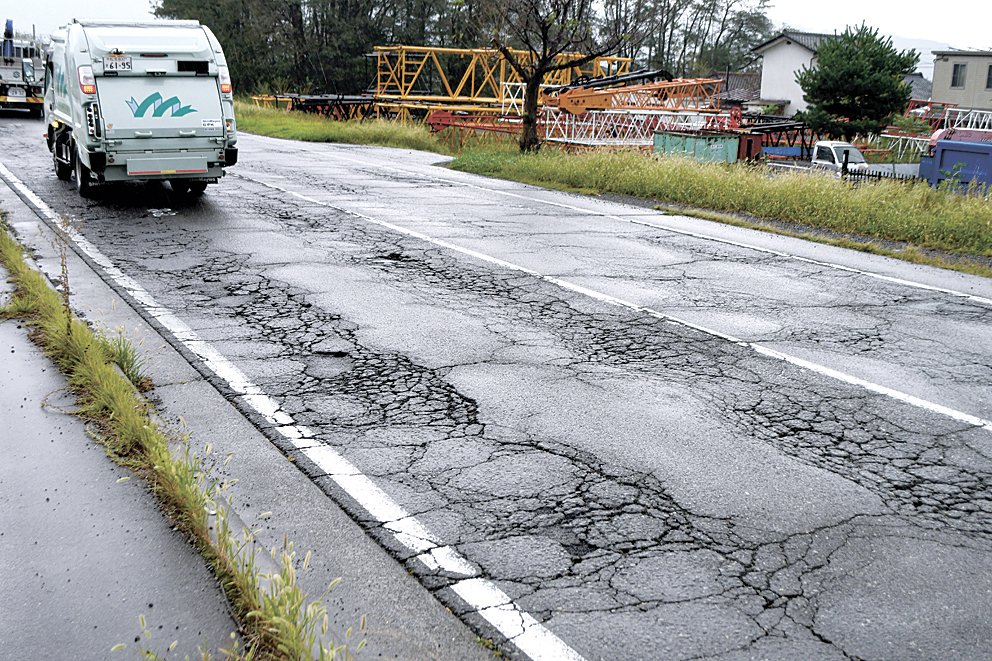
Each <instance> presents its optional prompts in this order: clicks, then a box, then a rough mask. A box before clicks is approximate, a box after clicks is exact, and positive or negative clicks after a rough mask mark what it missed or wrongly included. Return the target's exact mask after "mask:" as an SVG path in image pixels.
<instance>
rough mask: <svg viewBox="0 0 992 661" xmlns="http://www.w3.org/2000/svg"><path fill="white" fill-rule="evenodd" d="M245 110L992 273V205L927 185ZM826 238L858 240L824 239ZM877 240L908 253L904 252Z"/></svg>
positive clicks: (274, 125) (268, 121)
mask: <svg viewBox="0 0 992 661" xmlns="http://www.w3.org/2000/svg"><path fill="white" fill-rule="evenodd" d="M237 107H238V112H239V113H240V114H239V119H238V121H239V125H240V127H241V128H243V129H244V130H246V131H250V132H253V133H258V134H261V135H270V136H276V137H284V138H292V139H296V140H304V141H318V142H348V143H362V144H375V145H385V146H392V147H407V148H411V149H422V150H427V151H433V152H437V153H446V152H447V153H454V152H457V153H458V154H459V155H458V156H457V157H456V158H455V160H454V161H453V162H452V163H451V167H452V168H454V169H457V170H462V171H465V172H472V173H475V174H483V175H488V176H493V177H500V178H504V179H512V180H515V181H521V182H524V183H530V184H535V185H538V186H545V187H550V188H558V189H561V190H569V191H573V192H579V193H585V194H602V193H616V194H621V195H631V196H634V197H639V198H643V199H648V200H657V201H660V202H665V203H670V204H679V205H685V206H687V207H690V210H689V211H688V213H690V214H693V215H699V216H704V215H705V214H707V213H708V212H716V213H711V214H710V215H709V216H707V217H708V218H710V219H711V220H716V221H718V222H731V223H732V224H736V225H742V226H747V227H752V228H756V229H761V230H765V231H774V232H778V233H781V234H789V235H792V236H799V237H801V238H804V239H809V240H812V241H819V242H821V243H828V244H833V245H842V246H844V247H848V248H852V249H855V250H862V251H866V252H873V253H878V254H885V255H888V256H891V257H896V258H899V259H903V260H906V261H911V262H914V263H920V264H931V265H934V266H939V267H942V268H952V269H956V270H960V271H964V272H968V273H975V274H978V275H985V276H988V275H989V272H990V271H989V266H988V264H987V263H980V262H976V261H973V260H969V259H968V257H979V258H981V257H990V256H992V203H990V202H989V200H988V199H987V198H986V199H983V198H980V197H975V196H963V195H955V194H950V193H948V192H946V191H943V190H935V189H932V188H930V187H929V186H928V185H926V183H925V182H919V183H916V184H906V183H897V182H886V181H883V182H880V183H877V184H870V185H861V186H858V187H854V186H851V185H850V184H848V183H846V182H843V181H840V180H839V179H835V178H831V177H829V176H824V175H821V174H809V173H802V172H796V173H792V172H782V171H775V172H774V173H772V172H771V171H770V170H768V169H765V168H760V167H753V166H746V165H741V164H736V165H713V164H702V163H696V162H695V161H691V160H688V159H681V158H667V159H658V158H653V157H650V156H647V155H645V154H643V153H641V152H632V151H631V152H624V151H620V152H615V151H614V152H586V153H579V154H572V153H567V152H563V151H560V150H556V149H553V148H550V147H546V148H545V149H544V150H542V151H541V152H540V153H539V154H536V155H523V154H520V152H519V151H518V150H517V149H516V147H515V145H514V144H512V141H510V140H508V139H504V140H502V141H497V143H496V144H490V145H483V146H479V145H477V144H476V143H475V140H469V141H468V142H467V143H464V144H462V143H459V142H457V141H454V140H450V139H448V140H446V139H444V137H443V136H440V137H439V136H433V135H431V134H430V132H429V131H428V130H427V129H426V128H424V127H408V126H402V125H399V124H391V123H387V122H365V123H358V122H334V121H328V120H325V119H322V118H319V117H313V116H309V115H304V114H302V113H287V112H285V111H282V110H274V109H265V108H258V107H255V106H254V105H253V104H250V103H244V102H239V103H238V106H237ZM692 209H695V210H699V211H698V212H693V211H692ZM735 214H736V215H735ZM748 217H752V218H756V219H759V221H760V220H761V219H764V220H770V221H786V222H791V223H798V224H800V225H803V226H806V227H809V228H810V231H809V232H803V231H797V232H792V231H788V230H782V229H779V228H774V227H771V226H769V225H767V224H762V223H761V222H751V220H750V219H749V218H748ZM823 230H827V231H832V232H838V233H841V234H845V235H850V236H844V237H831V236H824V235H822V234H817V233H816V232H817V231H823ZM875 241H883V242H884V241H893V242H897V243H900V244H906V246H905V248H904V249H897V248H893V247H887V246H880V245H878V244H877V243H875ZM928 249H929V250H937V251H945V252H949V253H956V254H958V255H962V256H963V259H961V260H958V259H956V258H952V259H946V258H943V257H941V256H939V255H937V256H934V255H930V254H927V253H925V252H921V250H928Z"/></svg>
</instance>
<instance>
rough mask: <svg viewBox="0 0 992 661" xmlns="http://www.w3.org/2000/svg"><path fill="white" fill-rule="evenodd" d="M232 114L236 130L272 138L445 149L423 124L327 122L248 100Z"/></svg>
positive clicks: (240, 102)
mask: <svg viewBox="0 0 992 661" xmlns="http://www.w3.org/2000/svg"><path fill="white" fill-rule="evenodd" d="M235 116H236V117H237V118H238V129H239V130H241V131H248V132H249V133H258V134H259V135H268V136H272V137H274V138H287V139H289V140H304V141H306V142H339V143H345V144H351V145H377V146H380V147H398V148H400V149H419V150H421V151H432V152H438V153H445V152H446V149H445V147H444V146H443V145H442V144H441V143H440V142H438V141H437V140H436V139H435V138H434V136H432V135H431V132H430V129H428V128H427V127H426V126H419V125H418V126H405V125H403V124H400V123H399V122H388V121H385V120H366V121H364V122H359V121H351V122H337V121H328V120H326V119H324V118H323V117H320V116H318V115H308V114H306V113H301V112H294V113H289V112H286V111H285V110H281V109H278V108H265V107H261V106H256V105H255V104H254V103H253V102H251V101H237V102H236V103H235Z"/></svg>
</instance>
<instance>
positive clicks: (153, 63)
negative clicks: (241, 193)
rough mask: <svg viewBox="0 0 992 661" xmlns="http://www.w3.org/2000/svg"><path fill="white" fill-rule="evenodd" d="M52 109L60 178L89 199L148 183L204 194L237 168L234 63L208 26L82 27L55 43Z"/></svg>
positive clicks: (48, 101) (97, 23)
mask: <svg viewBox="0 0 992 661" xmlns="http://www.w3.org/2000/svg"><path fill="white" fill-rule="evenodd" d="M44 107H45V120H46V122H47V132H46V139H47V142H48V148H49V150H50V151H51V153H52V162H53V166H54V170H55V175H56V176H57V177H58V178H59V179H61V180H63V181H72V180H75V183H76V188H77V190H78V191H79V194H80V195H82V196H84V197H85V196H89V195H90V194H91V193H92V192H93V190H94V188H95V187H97V186H99V185H101V184H104V183H111V182H121V181H148V180H167V181H168V182H169V185H170V186H171V187H172V190H173V191H174V192H176V193H178V194H180V195H187V194H192V195H198V194H200V193H202V192H203V191H204V190H205V189H206V187H207V185H208V184H212V183H216V182H217V181H219V180H220V178H221V177H222V176H223V175H224V168H226V167H229V166H232V165H234V164H235V163H237V160H238V148H237V140H238V137H237V125H236V123H235V120H234V96H233V90H232V88H231V76H230V72H229V71H228V68H227V61H226V59H225V58H224V51H223V49H222V48H221V45H220V43H219V42H218V41H217V38H216V37H215V36H214V34H213V33H212V32H211V31H210V29H209V28H208V27H207V26H205V25H201V24H200V23H199V21H180V20H169V21H166V20H162V21H143V22H134V21H112V20H73V21H72V22H71V23H69V24H68V25H66V26H65V27H64V28H62V29H61V30H59V31H58V32H56V33H55V34H54V35H52V46H51V49H50V50H49V52H48V54H47V58H46V61H45V103H44Z"/></svg>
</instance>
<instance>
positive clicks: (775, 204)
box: [451, 149, 992, 256]
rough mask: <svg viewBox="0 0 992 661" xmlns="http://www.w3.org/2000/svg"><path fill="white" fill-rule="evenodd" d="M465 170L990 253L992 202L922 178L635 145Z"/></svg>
mask: <svg viewBox="0 0 992 661" xmlns="http://www.w3.org/2000/svg"><path fill="white" fill-rule="evenodd" d="M451 167H453V168H455V169H457V170H463V171H466V172H474V173H477V174H485V175H490V176H496V177H502V178H505V179H513V180H516V181H522V182H526V183H532V184H537V185H545V186H556V187H565V188H569V189H580V190H585V191H595V192H600V193H618V194H622V195H632V196H636V197H641V198H647V199H653V200H660V201H663V202H670V203H675V204H685V205H690V206H693V207H697V208H704V209H715V210H719V211H726V212H733V213H744V214H749V215H753V216H757V217H759V218H768V219H776V220H786V221H793V222H797V223H802V224H804V225H809V226H812V227H815V228H822V229H828V230H833V231H837V232H842V233H849V234H858V235H861V236H866V237H872V238H876V239H881V240H887V241H899V242H907V243H910V244H913V245H916V246H919V247H922V248H933V249H937V250H944V251H950V252H955V253H962V254H970V255H980V256H992V203H990V202H989V200H988V199H987V198H981V197H975V196H964V195H956V194H951V193H948V192H945V191H942V190H935V189H933V188H930V187H929V186H927V185H926V183H923V182H920V183H918V184H905V183H897V182H885V181H883V182H880V183H878V184H871V185H862V186H858V187H853V186H851V185H850V184H848V183H846V182H844V181H841V180H839V179H835V178H833V177H829V176H823V175H820V174H807V173H792V172H776V173H774V174H773V175H772V174H770V173H769V172H768V171H767V170H766V169H764V168H761V167H753V166H746V165H741V164H735V165H714V164H702V163H697V162H695V161H691V160H689V159H683V158H665V159H658V158H650V157H646V156H644V155H643V154H640V153H635V152H587V153H582V154H568V153H564V152H561V151H556V150H552V149H546V150H543V151H541V152H540V153H539V154H535V155H522V154H520V153H517V152H514V151H512V150H508V149H506V150H485V151H467V152H465V153H464V154H462V155H461V156H459V157H458V158H456V159H455V161H454V162H453V163H452V164H451Z"/></svg>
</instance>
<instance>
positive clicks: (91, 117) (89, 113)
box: [86, 103, 103, 138]
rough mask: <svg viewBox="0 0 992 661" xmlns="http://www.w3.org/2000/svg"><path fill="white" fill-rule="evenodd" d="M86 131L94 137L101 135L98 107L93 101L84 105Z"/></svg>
mask: <svg viewBox="0 0 992 661" xmlns="http://www.w3.org/2000/svg"><path fill="white" fill-rule="evenodd" d="M86 132H87V133H89V134H90V135H91V136H92V137H94V138H100V137H102V136H103V129H102V127H101V126H100V108H99V106H97V105H96V104H95V103H91V104H89V105H88V106H86Z"/></svg>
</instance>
